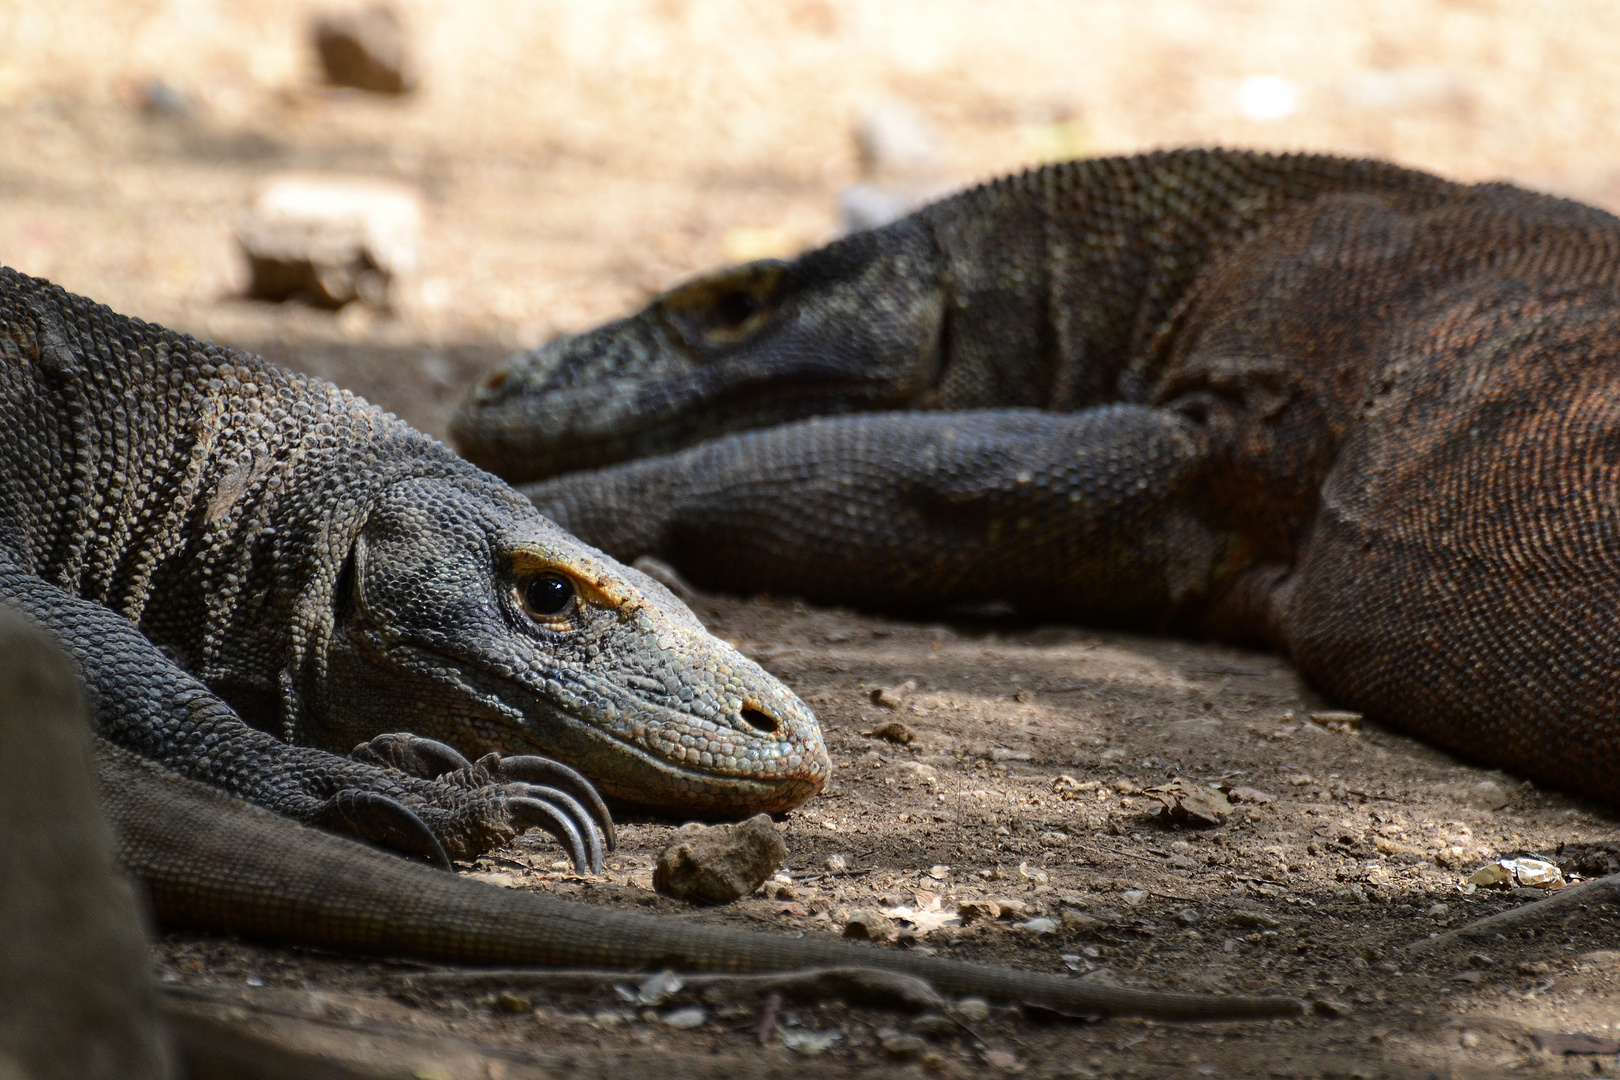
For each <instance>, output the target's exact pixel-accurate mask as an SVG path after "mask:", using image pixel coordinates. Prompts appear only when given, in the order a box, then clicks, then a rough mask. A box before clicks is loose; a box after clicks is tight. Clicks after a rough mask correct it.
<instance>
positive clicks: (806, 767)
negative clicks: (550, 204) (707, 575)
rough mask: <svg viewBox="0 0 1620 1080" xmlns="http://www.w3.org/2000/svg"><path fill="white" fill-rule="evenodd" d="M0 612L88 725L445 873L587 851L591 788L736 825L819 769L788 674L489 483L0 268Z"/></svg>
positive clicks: (314, 391)
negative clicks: (498, 853) (9, 614)
mask: <svg viewBox="0 0 1620 1080" xmlns="http://www.w3.org/2000/svg"><path fill="white" fill-rule="evenodd" d="M0 604H4V605H7V606H11V607H15V608H18V609H20V610H21V611H22V612H23V613H24V614H25V615H27V616H28V617H29V618H30V619H32V620H33V621H35V622H36V623H38V624H39V625H41V626H42V627H44V628H45V629H46V630H47V631H49V632H50V633H51V634H52V636H53V637H54V638H55V639H56V640H57V641H58V642H59V643H60V644H61V645H62V646H63V647H64V648H65V649H66V650H67V651H68V653H69V655H70V657H71V658H72V660H73V662H74V664H75V666H76V668H77V669H78V671H79V673H80V675H81V677H82V678H83V679H84V681H85V685H86V688H87V691H88V698H89V701H90V704H91V706H92V708H93V710H94V712H95V715H96V719H97V723H98V731H99V733H100V734H101V735H102V736H103V737H105V738H107V739H110V740H112V741H114V742H116V743H118V744H120V745H122V746H124V747H126V748H128V749H130V750H132V751H134V752H136V753H139V754H141V755H143V756H145V757H147V758H149V759H151V760H154V761H157V762H159V763H161V764H162V765H164V766H166V767H168V768H170V769H173V770H175V771H177V772H180V773H183V774H185V775H187V776H190V777H192V778H193V779H196V780H199V781H202V782H205V783H209V784H212V785H215V786H217V787H221V788H224V789H226V790H229V791H231V792H233V793H235V794H237V795H239V796H241V797H244V798H247V799H249V800H251V801H253V802H256V803H258V804H259V805H261V806H265V807H267V808H269V809H272V810H275V811H278V812H280V813H283V814H287V815H289V816H291V817H294V818H297V819H299V820H302V821H305V822H310V823H313V824H319V825H322V826H325V827H328V828H332V829H337V830H339V831H343V832H347V833H350V834H353V835H356V836H359V837H361V838H363V839H367V840H370V841H373V842H377V843H382V844H385V845H388V846H392V847H396V848H399V849H401V850H404V851H407V852H410V853H413V854H417V855H420V856H422V857H424V858H428V859H430V860H432V861H436V862H439V863H441V864H444V863H445V862H446V860H447V857H449V856H455V857H469V856H471V855H472V854H475V853H477V852H479V851H482V850H485V849H487V848H488V847H490V846H492V845H495V844H499V843H502V842H505V841H506V840H508V839H510V838H511V837H512V836H513V835H515V834H516V833H518V832H521V831H523V830H524V829H526V828H528V827H530V826H540V827H542V828H546V829H547V830H549V831H551V832H552V833H554V834H555V835H557V836H558V837H559V839H561V840H562V841H563V842H564V843H565V845H566V846H567V847H568V848H569V851H570V854H571V855H572V856H573V857H574V859H575V861H576V863H578V864H579V865H581V866H582V867H585V866H587V865H599V864H600V861H601V852H602V843H601V840H600V839H599V837H598V830H599V829H601V830H608V837H609V839H611V832H610V823H609V822H608V820H607V818H606V812H605V810H603V809H601V808H600V800H599V799H598V798H597V796H596V793H595V791H594V790H592V789H591V785H592V784H593V783H594V785H595V787H596V788H599V789H600V790H601V791H602V792H603V793H604V794H606V795H607V796H608V797H609V798H612V799H616V800H619V801H622V802H626V803H635V804H641V805H645V806H649V807H652V808H655V809H657V808H664V809H668V810H671V811H674V812H677V813H681V814H702V813H710V814H716V815H743V814H749V813H753V812H756V811H760V810H765V811H777V810H783V809H787V808H789V807H791V806H794V805H796V804H797V803H799V802H801V801H802V800H804V799H806V798H808V797H809V796H810V795H812V794H814V793H815V792H816V791H817V790H818V789H819V788H820V786H821V784H822V783H823V781H824V780H825V778H826V776H827V771H828V761H827V755H826V749H825V746H824V745H823V743H822V739H821V733H820V730H819V728H818V727H817V725H816V721H815V718H814V717H813V716H812V715H811V714H810V712H809V710H808V709H806V708H805V706H804V705H803V704H802V703H801V702H800V701H799V700H798V699H797V698H796V697H794V696H793V694H792V693H791V692H790V691H789V690H788V689H787V688H786V687H784V686H783V685H782V684H781V683H780V682H778V681H777V680H776V679H774V678H772V677H771V676H770V675H768V674H766V673H765V672H764V671H763V670H762V669H760V668H759V667H758V665H756V664H754V663H753V662H752V661H750V660H748V659H747V658H745V657H743V656H741V655H740V654H739V653H737V652H736V651H735V650H733V649H732V648H730V647H729V646H728V645H726V644H725V643H724V642H721V641H718V640H716V639H715V638H714V637H712V636H710V635H709V634H708V633H707V632H705V631H704V629H703V627H702V626H701V624H699V622H698V621H697V619H696V618H695V617H694V616H693V615H692V613H691V612H690V611H688V610H687V609H686V607H685V606H684V605H683V604H682V603H681V602H680V601H679V600H677V599H676V598H675V597H674V596H672V595H671V594H670V593H669V591H668V590H667V589H665V588H663V587H662V586H660V585H658V584H657V583H656V582H654V581H652V580H651V579H649V578H647V577H645V576H644V575H642V574H639V573H637V572H636V571H634V570H632V569H629V568H628V567H625V566H621V565H619V564H618V563H616V562H614V561H613V560H612V559H611V558H608V557H606V556H604V555H603V554H602V553H601V552H599V551H596V550H594V549H592V548H590V547H587V546H585V545H583V544H581V543H579V542H578V541H576V540H575V539H574V538H572V537H571V536H569V535H568V534H567V533H565V532H563V531H562V530H561V529H559V528H557V527H556V526H555V525H554V524H552V523H551V522H549V521H547V520H545V519H544V518H542V517H540V515H539V514H538V513H536V512H535V510H534V508H533V506H532V505H531V504H530V503H529V502H528V501H527V500H526V499H524V498H523V497H522V496H520V495H518V494H517V493H516V492H514V491H512V490H511V489H510V488H509V487H508V486H507V485H506V484H504V483H502V482H501V481H499V480H497V479H496V478H495V477H492V476H490V475H489V474H487V473H484V472H482V471H481V470H479V469H477V468H475V467H474V466H471V465H469V464H467V463H466V462H464V461H462V460H461V459H459V458H457V457H456V456H455V455H454V454H452V453H451V452H450V451H449V450H447V449H446V448H444V447H443V446H441V445H440V444H438V443H437V442H435V441H434V440H432V439H430V438H428V437H427V436H425V435H422V434H421V433H419V432H416V431H414V430H412V429H411V428H409V427H408V426H406V425H405V424H403V423H401V422H399V421H398V420H396V419H395V418H394V417H393V416H391V415H389V414H387V413H384V412H383V411H382V410H380V409H376V408H373V407H372V406H370V405H367V404H366V403H365V402H363V401H361V400H359V399H358V398H355V397H353V396H352V395H350V394H348V393H345V392H343V391H340V390H338V389H337V388H336V387H334V386H332V385H330V384H328V383H325V382H322V381H320V380H318V379H313V378H307V377H303V376H299V375H295V374H292V373H288V372H284V371H281V370H279V369H277V368H275V367H272V366H271V365H269V364H266V363H264V362H263V361H262V360H260V359H259V358H257V357H254V356H250V355H248V354H246V353H242V352H238V351H236V350H233V349H228V348H223V347H220V346H217V345H210V344H207V343H204V342H199V341H196V340H194V339H192V338H189V337H186V336H184V335H181V334H177V333H174V332H171V331H168V330H165V329H163V328H161V327H158V326H152V325H148V324H146V323H143V322H140V321H139V320H136V319H130V318H126V317H124V316H121V315H117V314H115V313H114V312H111V311H109V310H108V309H107V308H105V307H101V306H98V305H95V304H93V303H91V302H89V301H87V300H84V299H82V298H80V297H75V296H72V295H70V294H68V293H66V292H64V291H63V290H61V289H60V288H57V287H56V286H53V285H50V284H49V283H46V282H42V281H38V280H35V279H32V278H28V277H25V276H23V275H21V274H17V273H15V272H14V271H11V270H0ZM351 751H353V752H354V756H348V755H350V754H351ZM474 759H476V760H474ZM569 766H571V767H572V770H577V773H576V772H575V771H572V770H570V768H569ZM580 773H582V774H584V777H583V778H581V777H580V776H579V775H578V774H580Z"/></svg>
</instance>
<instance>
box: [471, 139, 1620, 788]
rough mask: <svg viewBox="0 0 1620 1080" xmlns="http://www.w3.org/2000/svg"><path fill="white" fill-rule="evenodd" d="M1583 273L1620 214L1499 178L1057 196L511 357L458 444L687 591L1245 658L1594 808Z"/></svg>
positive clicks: (1597, 293)
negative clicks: (1252, 649) (962, 618)
mask: <svg viewBox="0 0 1620 1080" xmlns="http://www.w3.org/2000/svg"><path fill="white" fill-rule="evenodd" d="M1617 275H1620V220H1617V219H1616V218H1614V217H1612V216H1611V215H1609V214H1607V213H1604V212H1603V211H1601V210H1597V209H1594V208H1592V207H1588V206H1583V205H1580V204H1578V203H1574V202H1569V201H1565V200H1562V199H1555V198H1551V197H1548V196H1544V195H1538V194H1534V193H1532V192H1528V191H1523V190H1520V189H1518V188H1515V187H1512V186H1509V185H1506V184H1483V185H1476V186H1464V185H1459V184H1454V183H1449V182H1447V181H1445V180H1442V179H1439V178H1437V177H1434V176H1430V175H1426V174H1424V173H1421V172H1414V171H1410V170H1406V169H1401V168H1397V167H1395V166H1392V165H1388V164H1383V163H1379V162H1372V161H1351V160H1344V159H1338V158H1331V157H1319V156H1308V155H1270V154H1262V153H1245V152H1227V151H1219V150H1209V151H1200V150H1189V151H1175V152H1162V153H1155V154H1149V155H1144V156H1137V157H1125V158H1108V159H1099V160H1091V161H1079V162H1074V163H1069V164H1063V165H1055V166H1050V167H1046V168H1041V169H1038V170H1034V171H1031V172H1027V173H1024V174H1022V175H1018V176H1013V177H1010V178H1007V179H1003V180H999V181H997V182H994V183H991V184H987V185H985V186H983V187H979V188H976V189H973V190H970V191H967V192H966V193H964V194H961V195H959V196H956V197H954V198H950V199H947V200H945V201H943V202H939V203H936V204H934V205H932V206H929V207H926V208H924V209H922V210H920V211H918V212H917V213H915V214H914V215H912V216H910V217H908V218H904V219H902V220H900V221H897V222H895V223H894V224H892V225H889V226H886V227H884V228H881V229H877V230H874V231H871V232H864V233H858V234H855V235H852V236H849V237H846V238H845V239H843V240H840V241H838V242H836V243H833V244H830V245H828V246H827V247H824V248H821V249H820V250H817V251H812V252H809V253H808V254H805V255H803V256H802V257H800V258H798V259H795V260H793V261H789V262H775V261H766V262H757V263H751V264H748V265H746V266H741V267H738V268H735V269H731V270H725V271H722V272H719V273H716V274H713V275H711V276H708V277H704V278H701V279H699V280H697V281H694V282H692V283H690V284H687V285H684V286H681V287H678V288H675V289H674V290H672V291H670V292H668V293H666V294H664V295H662V296H660V297H658V298H657V299H656V300H654V301H653V303H652V304H651V305H650V306H649V307H648V308H647V309H646V310H644V311H642V312H641V313H640V314H637V315H633V316H631V317H629V318H627V319H624V320H622V321H619V322H615V323H612V324H609V325H607V326H604V327H601V328H599V329H597V330H594V331H590V332H588V333H584V334H581V335H578V336H575V337H569V338H564V339H561V340H558V341H555V342H553V343H551V344H549V345H547V346H544V347H542V348H540V349H539V350H536V351H534V352H531V353H528V354H524V355H521V356H519V357H517V358H515V359H514V360H512V361H509V362H508V363H506V364H505V365H504V366H502V367H500V368H498V369H497V370H496V371H495V372H493V373H492V374H491V375H490V376H489V377H488V378H487V379H486V380H485V381H484V382H483V383H482V384H481V385H480V386H479V387H478V388H476V390H475V391H474V393H473V395H472V397H471V399H470V400H469V402H468V404H467V405H466V406H465V407H464V409H463V411H462V412H461V413H460V414H459V416H458V418H457V419H456V421H455V424H454V426H453V435H454V438H455V439H456V441H457V443H458V445H459V446H460V448H461V450H462V452H463V453H465V454H466V455H467V456H468V457H470V458H471V459H472V460H474V461H477V462H480V463H482V464H485V465H487V466H488V467H490V468H492V469H494V470H496V471H497V472H500V473H503V474H504V475H506V476H508V477H509V478H512V479H514V480H524V479H529V478H534V477H542V476H547V475H550V474H556V473H564V474H566V475H562V476H557V477H555V478H553V479H551V480H549V481H547V482H544V483H540V484H537V485H534V486H532V487H530V488H528V489H526V490H527V491H528V493H529V494H530V495H531V496H532V497H533V498H534V500H535V502H536V504H537V505H538V506H540V508H541V509H542V511H543V512H545V513H546V514H548V515H549V516H551V517H552V518H553V519H554V520H556V521H557V522H558V523H559V524H561V525H562V526H563V527H565V528H568V529H570V530H571V531H573V532H574V533H575V534H576V535H578V536H580V537H581V538H582V539H584V540H586V541H587V542H589V543H593V544H596V545H598V546H600V547H602V548H603V549H604V550H606V551H608V552H610V553H612V554H613V555H615V556H616V557H618V558H621V559H626V560H628V559H631V558H635V557H637V556H640V555H643V554H653V555H657V556H660V557H662V558H664V559H665V560H667V561H670V562H672V563H674V564H675V566H676V568H677V569H678V570H681V571H683V572H684V573H685V574H686V575H688V576H689V577H690V578H692V579H693V580H694V581H695V582H696V583H698V584H707V585H723V586H726V587H730V588H734V589H744V590H748V589H768V590H770V591H772V592H790V593H797V594H799V595H802V596H805V597H807V598H810V599H815V600H821V601H830V602H839V603H850V604H856V605H866V606H877V607H887V608H907V607H909V608H917V607H928V606H932V607H936V608H937V607H941V606H945V605H949V604H969V603H976V602H984V601H989V600H992V599H1000V600H1003V601H1010V602H1012V603H1014V604H1016V605H1017V606H1018V607H1019V608H1021V609H1022V610H1024V611H1027V612H1031V613H1036V614H1041V615H1054V614H1056V615H1061V616H1065V617H1069V618H1075V619H1080V620H1084V621H1088V622H1097V623H1111V624H1115V625H1123V626H1134V627H1148V628H1156V629H1169V630H1175V631H1182V632H1188V633H1193V634H1199V635H1205V636H1210V637H1214V638H1217V639H1224V640H1229V641H1236V642H1248V641H1254V640H1256V639H1259V640H1263V641H1265V642H1269V643H1271V644H1272V645H1274V646H1275V647H1277V648H1278V649H1280V650H1281V651H1283V652H1284V653H1286V654H1287V655H1289V656H1290V657H1292V658H1293V660H1294V661H1295V662H1296V663H1297V664H1298V665H1299V667H1300V668H1301V669H1302V670H1303V671H1304V672H1305V674H1306V675H1307V676H1308V677H1310V678H1311V679H1312V680H1314V681H1315V682H1316V683H1317V684H1318V685H1319V686H1320V687H1321V688H1322V689H1324V690H1325V691H1326V692H1327V693H1328V694H1330V695H1331V696H1332V697H1334V698H1336V699H1338V700H1339V701H1340V702H1343V703H1344V704H1346V705H1349V706H1352V707H1355V708H1358V709H1361V710H1364V711H1366V712H1368V713H1370V714H1372V715H1374V716H1375V717H1377V718H1381V719H1382V720H1384V721H1386V722H1388V723H1390V724H1392V725H1393V726H1396V727H1399V728H1402V729H1404V730H1406V731H1409V732H1411V733H1413V734H1416V735H1418V736H1421V737H1423V738H1427V739H1429V740H1432V741H1433V742H1435V743H1438V744H1440V745H1443V746H1446V747H1449V748H1451V749H1454V750H1457V751H1459V752H1461V753H1463V754H1465V755H1467V756H1469V757H1471V758H1474V759H1476V760H1480V761H1484V762H1488V763H1491V764H1494V765H1499V766H1505V767H1508V768H1511V769H1514V770H1517V771H1520V772H1522V773H1525V774H1528V775H1530V776H1533V777H1536V778H1538V779H1541V780H1544V781H1547V782H1550V783H1552V784H1554V785H1557V786H1562V787H1565V788H1568V789H1572V790H1575V791H1579V792H1583V793H1585V794H1587V795H1590V796H1593V797H1596V798H1598V799H1601V800H1604V801H1607V802H1609V803H1611V804H1613V803H1615V802H1616V801H1617V800H1620V788H1617V787H1616V783H1617V781H1616V778H1617V777H1620V293H1617ZM882 410H904V411H899V412H895V411H889V412H883V411H882ZM838 413H844V414H849V413H855V414H861V415H847V416H825V417H821V418H818V419H812V420H807V421H800V418H803V417H807V416H812V415H815V414H838ZM793 421H800V422H793ZM770 425H779V426H775V427H771V426H770ZM758 428H764V429H765V430H755V431H744V430H743V429H758ZM728 432H729V433H733V434H727V433H728ZM736 432H742V433H740V434H737V433H736ZM713 436H724V437H718V438H712V439H711V441H709V442H706V443H703V444H701V445H698V446H696V447H693V448H690V449H684V450H682V449H681V448H682V447H685V446H688V444H691V443H695V442H698V441H699V440H702V439H705V438H710V437H713ZM647 454H661V455H664V456H661V457H654V458H650V459H648V460H645V461H641V462H633V463H630V464H624V465H619V466H615V467H611V468H604V469H599V470H595V471H579V472H572V473H570V472H569V471H570V470H582V469H586V468H587V467H590V466H599V465H606V464H608V463H611V462H614V461H616V460H619V459H623V458H626V457H631V456H635V455H647Z"/></svg>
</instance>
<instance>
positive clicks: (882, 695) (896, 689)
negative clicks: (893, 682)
mask: <svg viewBox="0 0 1620 1080" xmlns="http://www.w3.org/2000/svg"><path fill="white" fill-rule="evenodd" d="M915 689H917V681H916V680H915V679H907V680H906V681H905V682H903V683H901V684H900V685H899V686H889V687H885V688H883V689H881V690H874V691H872V704H874V705H881V706H883V707H884V708H885V709H898V708H899V707H900V706H901V705H904V704H905V701H906V698H908V697H910V696H911V692H912V691H913V690H915Z"/></svg>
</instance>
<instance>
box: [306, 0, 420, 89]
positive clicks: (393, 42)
mask: <svg viewBox="0 0 1620 1080" xmlns="http://www.w3.org/2000/svg"><path fill="white" fill-rule="evenodd" d="M311 29H312V31H313V34H314V38H315V51H316V53H317V54H318V55H319V56H320V59H321V68H322V69H323V70H324V71H325V74H326V78H327V81H328V82H331V83H334V84H335V85H337V86H351V87H354V88H355V89H357V90H370V91H371V92H372V93H374V94H403V93H405V92H406V91H408V90H410V89H412V88H413V87H415V85H416V75H415V72H414V71H413V70H412V66H411V58H410V42H409V39H408V35H407V34H406V32H405V26H404V24H403V23H401V22H400V18H399V16H398V15H397V14H396V13H395V12H394V10H393V9H392V8H391V7H388V6H387V5H385V4H378V5H376V6H374V7H369V8H362V9H359V10H355V11H343V12H331V13H328V14H324V15H320V16H317V17H316V19H315V22H314V25H313V27H312V28H311Z"/></svg>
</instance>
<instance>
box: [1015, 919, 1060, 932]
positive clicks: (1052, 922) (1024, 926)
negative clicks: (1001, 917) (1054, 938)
mask: <svg viewBox="0 0 1620 1080" xmlns="http://www.w3.org/2000/svg"><path fill="white" fill-rule="evenodd" d="M1014 925H1015V926H1017V927H1018V929H1020V930H1023V931H1025V932H1026V933H1030V934H1034V935H1036V936H1037V937H1044V936H1046V935H1047V934H1055V933H1057V932H1058V924H1057V920H1056V919H1049V918H1047V917H1046V916H1045V915H1038V916H1036V917H1035V918H1033V919H1026V920H1025V921H1024V922H1021V923H1015V924H1014Z"/></svg>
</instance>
